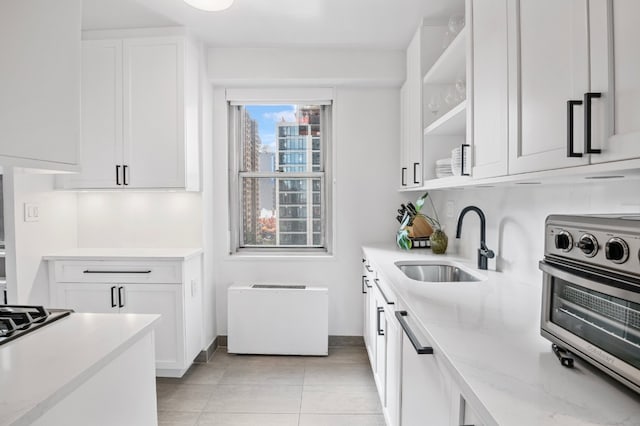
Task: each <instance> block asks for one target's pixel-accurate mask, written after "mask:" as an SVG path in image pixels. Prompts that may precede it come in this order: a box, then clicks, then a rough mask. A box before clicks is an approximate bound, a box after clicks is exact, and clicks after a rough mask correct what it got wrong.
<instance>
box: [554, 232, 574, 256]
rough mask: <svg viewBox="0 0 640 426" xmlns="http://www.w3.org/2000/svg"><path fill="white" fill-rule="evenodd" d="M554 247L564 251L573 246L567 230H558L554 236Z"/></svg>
mask: <svg viewBox="0 0 640 426" xmlns="http://www.w3.org/2000/svg"><path fill="white" fill-rule="evenodd" d="M555 242H556V248H557V249H558V250H562V251H564V252H568V251H569V250H571V249H572V248H573V238H572V237H571V234H570V233H568V232H567V231H560V232H558V233H557V234H556V238H555Z"/></svg>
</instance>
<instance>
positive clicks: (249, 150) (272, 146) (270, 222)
mask: <svg viewBox="0 0 640 426" xmlns="http://www.w3.org/2000/svg"><path fill="white" fill-rule="evenodd" d="M229 108H230V116H231V120H230V132H229V133H230V139H231V141H230V142H231V152H232V155H231V156H230V163H231V164H230V171H231V175H232V176H231V179H230V184H231V188H230V191H231V197H230V199H231V216H232V220H231V223H232V234H233V235H232V245H233V247H232V249H234V248H235V250H236V251H243V250H246V251H256V252H260V251H267V252H269V253H272V252H274V251H285V252H290V251H295V252H298V251H307V252H318V251H321V252H329V251H330V239H331V237H330V235H329V234H330V232H329V230H330V224H331V220H330V219H331V218H330V217H329V216H330V212H331V209H330V208H329V207H330V201H331V196H330V195H331V191H330V188H329V187H330V183H331V180H330V178H329V172H330V169H331V168H330V164H329V161H330V159H331V155H330V146H331V145H330V135H331V133H332V132H331V104H330V103H329V102H324V103H311V104H301V103H290V104H280V103H278V104H275V105H271V104H269V103H268V102H264V103H260V104H243V103H230V106H229Z"/></svg>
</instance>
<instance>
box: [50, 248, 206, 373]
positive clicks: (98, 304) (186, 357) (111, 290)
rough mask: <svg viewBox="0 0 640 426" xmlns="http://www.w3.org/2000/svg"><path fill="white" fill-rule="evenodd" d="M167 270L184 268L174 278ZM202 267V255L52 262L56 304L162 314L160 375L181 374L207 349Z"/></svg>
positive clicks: (81, 309) (87, 309) (157, 334)
mask: <svg viewBox="0 0 640 426" xmlns="http://www.w3.org/2000/svg"><path fill="white" fill-rule="evenodd" d="M167 270H175V271H182V272H181V274H180V273H179V274H177V276H176V278H170V276H168V275H166V274H163V273H162V272H166V271H167ZM200 270H201V264H200V257H196V258H192V259H190V260H186V261H184V262H175V261H167V262H161V261H154V262H144V261H126V262H112V261H90V262H88V261H81V260H71V261H51V262H50V277H51V281H50V291H51V292H50V294H51V306H53V307H56V308H68V309H73V310H74V311H76V312H87V313H90V312H95V313H122V314H126V313H133V314H159V315H160V320H159V322H158V325H157V326H156V329H155V349H156V350H155V360H156V375H157V376H161V377H181V376H182V375H183V374H184V373H185V372H186V370H187V369H188V368H189V367H190V366H191V364H192V362H193V360H194V358H195V357H196V356H197V355H198V353H199V352H200V350H201V349H202V344H201V336H202V333H201V329H202V307H201V306H202V296H201V294H202V288H201V273H200ZM75 271H81V273H80V274H77V275H76V274H74V273H73V272H75ZM87 277H90V278H89V280H87ZM154 277H155V278H154ZM161 277H165V279H162V278H161ZM158 280H160V281H169V282H155V281H158ZM74 281H75V282H74ZM150 281H151V282H150ZM170 281H174V282H170Z"/></svg>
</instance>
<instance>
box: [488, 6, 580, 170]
mask: <svg viewBox="0 0 640 426" xmlns="http://www.w3.org/2000/svg"><path fill="white" fill-rule="evenodd" d="M476 3H477V2H476ZM587 3H588V2H587V0H566V1H561V2H558V1H556V0H512V1H509V4H508V26H509V28H508V31H509V56H508V57H509V65H508V66H509V87H510V92H509V133H510V135H509V140H510V143H509V173H510V174H515V173H524V172H531V171H539V170H548V169H557V168H564V167H571V166H579V165H584V164H588V157H587V156H581V157H577V156H576V157H573V156H569V155H568V144H569V143H570V141H569V140H568V139H569V137H570V136H569V134H570V133H573V135H572V136H573V145H574V146H573V152H576V153H580V152H581V151H582V144H581V143H580V141H582V140H583V139H582V135H583V134H582V131H581V129H582V128H583V121H582V117H583V114H582V108H580V105H575V106H573V108H572V111H571V116H572V117H573V119H574V124H573V126H571V125H570V123H569V122H568V106H567V105H568V104H567V102H568V101H570V100H576V101H581V100H582V98H583V95H584V93H586V92H589V91H590V87H589V32H588V19H589V14H588V4H587ZM476 60H477V61H484V60H486V59H485V58H482V57H478V56H476ZM572 129H573V131H572V132H571V130H572Z"/></svg>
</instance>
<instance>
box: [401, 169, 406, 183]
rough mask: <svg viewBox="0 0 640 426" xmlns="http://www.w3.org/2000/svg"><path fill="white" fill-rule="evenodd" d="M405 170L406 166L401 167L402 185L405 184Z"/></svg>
mask: <svg viewBox="0 0 640 426" xmlns="http://www.w3.org/2000/svg"><path fill="white" fill-rule="evenodd" d="M406 172H407V168H406V167H403V168H402V186H407V182H406V181H405V179H404V177H405V175H406Z"/></svg>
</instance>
